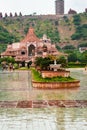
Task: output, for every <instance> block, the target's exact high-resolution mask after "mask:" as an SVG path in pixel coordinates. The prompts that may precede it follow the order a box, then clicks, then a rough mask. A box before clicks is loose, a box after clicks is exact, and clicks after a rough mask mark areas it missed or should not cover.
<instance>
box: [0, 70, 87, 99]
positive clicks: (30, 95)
mask: <svg viewBox="0 0 87 130" xmlns="http://www.w3.org/2000/svg"><path fill="white" fill-rule="evenodd" d="M70 71H71V76H72V77H75V78H76V79H79V80H80V87H79V88H74V89H57V90H56V89H54V90H49V89H48V90H39V89H34V88H32V86H31V75H30V72H27V71H26V72H9V73H8V72H4V73H2V72H0V100H1V101H2V100H34V99H36V100H46V99H47V100H86V99H87V94H86V92H87V74H86V73H84V71H83V70H78V69H71V70H70Z"/></svg>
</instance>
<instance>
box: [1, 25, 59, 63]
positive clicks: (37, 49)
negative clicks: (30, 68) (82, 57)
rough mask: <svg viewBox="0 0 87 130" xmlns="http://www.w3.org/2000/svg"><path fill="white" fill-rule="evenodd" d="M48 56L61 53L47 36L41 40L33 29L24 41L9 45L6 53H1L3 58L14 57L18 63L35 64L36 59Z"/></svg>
mask: <svg viewBox="0 0 87 130" xmlns="http://www.w3.org/2000/svg"><path fill="white" fill-rule="evenodd" d="M48 55H59V52H58V50H57V49H56V47H55V45H54V44H51V41H50V39H48V38H47V36H46V35H44V36H43V38H42V39H39V38H38V37H37V36H36V35H35V33H34V29H33V28H32V27H31V28H30V29H29V31H28V33H27V35H26V36H25V38H24V39H23V40H22V41H20V42H19V43H12V44H11V45H8V46H7V49H6V51H5V52H3V53H1V57H6V56H12V57H14V58H15V60H16V61H18V62H29V61H32V62H33V61H34V60H35V58H36V57H46V56H48Z"/></svg>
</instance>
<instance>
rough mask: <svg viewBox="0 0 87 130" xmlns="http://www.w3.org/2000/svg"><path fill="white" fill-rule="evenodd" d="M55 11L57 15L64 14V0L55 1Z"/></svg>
mask: <svg viewBox="0 0 87 130" xmlns="http://www.w3.org/2000/svg"><path fill="white" fill-rule="evenodd" d="M55 10H56V14H57V15H63V14H64V0H56V1H55Z"/></svg>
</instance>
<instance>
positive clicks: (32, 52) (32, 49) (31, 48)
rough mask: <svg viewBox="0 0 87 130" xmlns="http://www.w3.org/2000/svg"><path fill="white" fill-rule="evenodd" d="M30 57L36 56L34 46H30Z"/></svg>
mask: <svg viewBox="0 0 87 130" xmlns="http://www.w3.org/2000/svg"><path fill="white" fill-rule="evenodd" d="M28 55H29V56H34V55H35V46H34V45H30V46H29V47H28Z"/></svg>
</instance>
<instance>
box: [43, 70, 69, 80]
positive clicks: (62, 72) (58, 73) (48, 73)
mask: <svg viewBox="0 0 87 130" xmlns="http://www.w3.org/2000/svg"><path fill="white" fill-rule="evenodd" d="M41 75H42V77H43V78H46V77H49V78H52V77H57V76H62V77H69V76H70V71H65V70H59V71H41Z"/></svg>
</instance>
